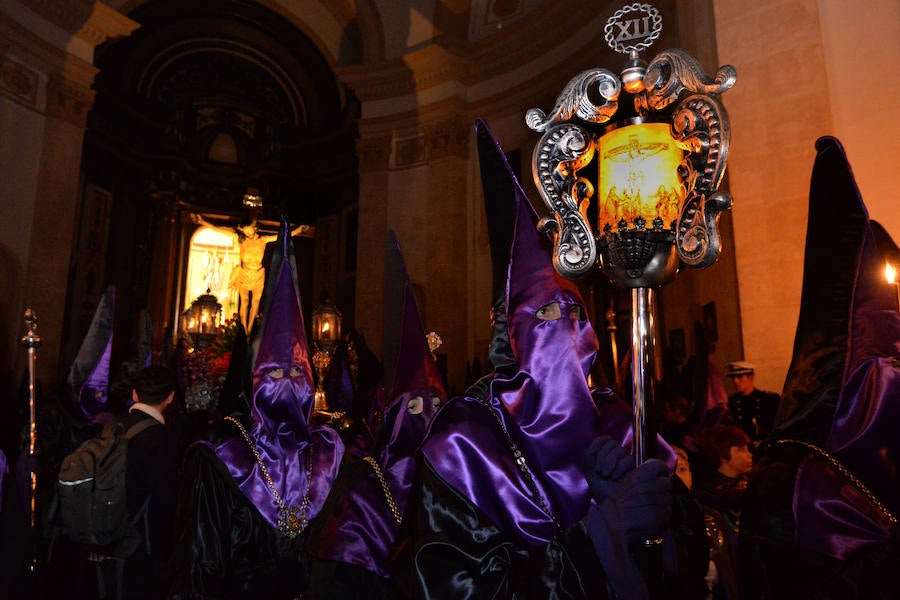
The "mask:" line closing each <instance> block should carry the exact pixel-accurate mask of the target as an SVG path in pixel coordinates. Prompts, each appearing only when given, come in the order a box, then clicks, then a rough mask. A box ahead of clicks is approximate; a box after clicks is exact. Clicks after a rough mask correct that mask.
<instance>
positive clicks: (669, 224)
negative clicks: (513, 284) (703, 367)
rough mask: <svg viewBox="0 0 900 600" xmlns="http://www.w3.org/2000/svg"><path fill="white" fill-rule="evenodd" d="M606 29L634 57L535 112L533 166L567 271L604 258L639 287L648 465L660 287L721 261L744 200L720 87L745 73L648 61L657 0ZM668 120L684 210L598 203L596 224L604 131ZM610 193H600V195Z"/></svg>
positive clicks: (584, 79)
mask: <svg viewBox="0 0 900 600" xmlns="http://www.w3.org/2000/svg"><path fill="white" fill-rule="evenodd" d="M604 31H605V37H606V41H607V43H608V44H609V45H610V47H611V48H613V50H615V51H617V52H620V53H624V54H627V55H628V58H627V60H626V63H625V67H624V69H623V70H622V72H621V75H616V74H614V73H612V72H611V71H608V70H606V69H602V68H596V69H589V70H586V71H583V72H582V73H580V74H578V75H576V76H575V77H574V78H572V79H571V81H569V83H568V84H567V85H566V87H565V88H564V89H563V91H562V92H561V93H560V95H559V97H558V99H557V101H556V105H555V107H554V108H553V110H552V111H551V112H550V114H546V113H545V112H544V111H542V110H541V109H539V108H532V109H531V110H529V111H528V112H527V113H526V115H525V121H526V124H527V125H528V127H530V128H531V129H533V130H534V131H537V132H540V133H543V137H542V138H541V139H540V141H539V142H538V144H537V145H536V146H535V150H534V156H533V163H532V168H533V172H534V181H535V184H536V186H537V188H538V190H539V192H540V194H541V197H542V198H543V201H544V203H545V205H546V207H547V208H548V209H549V210H550V212H551V213H552V216H550V217H547V218H544V219H542V221H541V223H540V224H539V227H541V228H542V229H543V230H544V231H546V232H548V233H550V234H551V235H552V237H553V240H554V245H553V264H554V267H555V268H556V270H557V272H558V273H559V274H560V275H562V276H564V277H567V278H570V279H575V278H580V277H583V276H585V275H587V274H588V273H589V272H591V270H592V269H593V268H594V266H595V265H596V264H598V263H599V266H600V268H601V269H602V271H603V272H604V273H605V274H606V275H607V276H608V277H609V278H610V279H611V280H612V281H613V282H615V283H616V284H618V285H619V286H621V287H623V288H625V289H631V290H632V386H633V407H634V411H635V427H634V435H635V445H634V452H635V457H636V459H637V460H638V462H642V461H643V459H644V452H645V449H644V436H643V432H644V429H645V410H644V403H645V396H646V395H647V393H648V391H649V385H648V383H649V382H648V378H647V373H648V372H649V370H650V365H651V364H652V363H651V356H652V354H651V351H652V336H651V332H652V320H651V315H652V303H653V293H652V292H653V289H654V288H660V287H662V286H663V285H665V284H667V283H669V282H670V281H672V280H673V279H674V278H675V276H676V274H677V272H678V270H679V269H680V267H681V266H682V265H686V266H688V267H691V268H695V269H703V268H706V267H708V266H710V265H711V264H713V263H714V262H715V261H716V259H717V258H718V255H719V248H720V244H719V234H718V231H717V228H716V226H717V221H718V217H719V215H720V214H721V213H722V212H723V211H724V210H727V209H729V208H730V207H731V204H732V200H731V196H730V195H729V194H728V193H726V192H722V191H718V187H719V183H720V182H721V179H722V176H723V175H724V172H725V165H726V161H727V158H728V145H729V137H730V128H729V123H728V115H727V113H726V111H725V108H724V106H723V105H722V103H721V101H720V100H719V94H721V93H722V92H724V91H725V90H728V89H729V88H731V87H732V86H733V85H734V83H735V80H736V78H737V72H736V70H735V69H734V67H732V66H730V65H726V66H723V67H720V68H719V69H718V71H717V72H716V75H715V77H709V76H708V75H707V74H706V73H705V72H704V71H703V69H702V68H701V67H700V65H699V63H698V61H697V60H696V59H695V58H694V57H692V56H691V55H690V54H688V53H687V52H685V51H684V50H681V49H677V48H676V49H669V50H665V51H663V52H661V53H659V54H658V55H657V56H656V57H654V58H653V59H652V60H651V61H650V63H649V64H647V63H645V62H644V61H643V60H641V58H640V57H639V55H638V53H639V52H640V51H641V50H645V49H647V48H648V47H650V45H651V44H652V43H653V42H654V41H655V40H656V39H658V38H659V35H660V32H661V31H662V17H660V15H659V12H658V11H657V10H656V9H655V8H654V7H652V6H651V5H649V4H642V3H633V4H629V5H627V6H625V7H623V8H622V9H620V10H618V11H616V13H615V14H614V15H613V16H612V17H611V18H610V19H609V20H608V21H607V24H606V27H605V28H604ZM623 91H624V92H625V94H627V95H629V96H630V97H631V98H632V103H633V108H634V115H628V116H627V117H620V118H619V119H618V120H615V118H616V115H617V113H619V112H620V111H619V103H620V96H621V95H623ZM622 112H623V113H624V112H626V111H622ZM659 122H663V123H668V134H669V136H670V137H671V143H673V144H674V146H675V147H677V149H678V150H679V151H680V152H681V153H682V158H681V160H680V164H678V165H677V178H678V181H680V184H679V187H682V189H681V193H683V200H682V201H681V203H680V208H679V209H678V210H676V211H675V212H674V215H675V218H670V219H668V220H667V219H666V218H664V216H663V215H661V214H655V215H653V214H647V212H646V210H644V211H643V212H641V211H637V212H634V211H631V210H629V211H626V212H629V213H630V215H631V218H628V219H627V218H624V217H621V218H616V216H615V215H613V214H612V213H611V214H608V215H604V214H603V211H604V209H603V206H598V210H597V212H598V226H597V227H594V226H592V224H591V223H590V222H589V219H588V208H589V206H590V202H591V199H592V197H593V196H594V191H595V186H594V184H593V183H592V182H591V180H590V179H588V178H587V177H584V176H583V175H581V174H580V171H582V169H584V168H585V167H586V166H587V165H588V164H589V163H591V162H592V161H593V159H594V157H595V155H597V156H598V160H597V163H598V164H599V163H602V161H603V160H604V158H605V157H604V156H600V153H599V151H598V150H599V148H600V147H601V140H602V139H603V138H604V136H606V135H607V134H609V133H610V132H612V131H613V130H614V129H616V128H622V127H627V126H630V125H644V124H650V123H659ZM635 131H639V130H637V129H636V130H635ZM640 135H642V134H635V135H634V136H632V141H631V144H632V146H633V147H632V148H631V149H632V150H634V152H631V154H637V155H639V154H641V151H642V149H644V148H651V147H653V144H652V143H650V142H647V143H646V144H643V145H642V142H641V141H640V139H639V136H640ZM623 147H624V146H619V148H623ZM645 154H647V155H648V154H650V152H647V153H645ZM642 158H643V157H642ZM600 179H601V178H598V187H600V188H601V189H602V186H600V185H599V184H601V183H603V182H602V181H601V180H600ZM613 189H615V188H613ZM660 189H662V188H660ZM613 195H615V194H613ZM638 198H640V194H638ZM645 199H646V196H645ZM605 200H606V199H605V198H599V199H598V204H602V203H603V202H604V201H605ZM633 200H634V198H633V197H631V198H629V201H633ZM651 211H652V209H651ZM621 212H622V211H619V212H618V214H621ZM672 214H673V213H672V211H671V210H670V211H669V215H672ZM604 221H605V222H604ZM601 223H602V224H601Z"/></svg>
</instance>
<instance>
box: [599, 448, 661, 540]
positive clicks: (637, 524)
mask: <svg viewBox="0 0 900 600" xmlns="http://www.w3.org/2000/svg"><path fill="white" fill-rule="evenodd" d="M607 483H609V482H607ZM605 491H606V493H607V495H606V498H605V499H604V500H603V502H601V503H599V504H598V505H597V506H596V508H595V509H592V511H591V512H590V513H588V523H587V525H588V530H589V531H590V530H591V529H594V528H597V527H600V526H601V524H600V523H599V522H598V521H600V520H602V521H605V525H606V527H608V528H609V530H610V533H613V534H617V535H621V536H624V537H625V539H627V540H628V541H629V542H639V541H641V540H646V539H650V538H654V537H656V536H657V535H659V533H660V532H661V531H662V530H663V529H665V527H666V526H667V525H668V523H669V521H670V520H671V519H672V481H671V479H670V475H669V469H668V467H666V464H665V463H664V462H662V461H661V460H658V459H655V458H654V459H650V460H648V461H647V462H645V463H644V464H642V465H640V466H638V467H637V468H636V469H634V470H633V471H631V472H630V473H628V474H626V475H625V476H623V477H622V478H621V479H620V480H619V481H616V482H612V483H611V484H609V487H608V488H606V489H605ZM592 537H593V535H592Z"/></svg>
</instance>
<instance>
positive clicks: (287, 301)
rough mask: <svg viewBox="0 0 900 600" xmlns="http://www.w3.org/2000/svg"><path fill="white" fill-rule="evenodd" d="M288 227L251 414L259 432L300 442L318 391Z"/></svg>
mask: <svg viewBox="0 0 900 600" xmlns="http://www.w3.org/2000/svg"><path fill="white" fill-rule="evenodd" d="M289 227H290V226H289V225H288V224H287V221H286V219H282V227H281V231H280V232H279V238H278V242H277V244H278V249H279V251H280V252H279V253H278V255H277V258H276V257H273V259H272V263H273V264H272V269H273V270H274V269H277V275H276V277H275V284H274V289H273V291H272V293H271V295H270V296H269V297H268V305H267V311H266V313H265V314H264V315H263V326H262V328H261V334H260V338H259V347H258V349H257V353H256V360H255V363H254V365H253V390H254V392H253V408H252V413H253V420H254V422H255V423H256V424H257V425H258V426H260V427H262V428H264V429H266V430H267V431H268V432H270V433H273V434H274V433H276V432H277V435H278V436H280V437H281V436H286V437H292V438H293V441H298V442H299V441H308V440H309V417H310V414H311V412H312V405H313V394H314V392H315V388H314V386H313V377H312V370H311V368H310V363H309V351H308V345H307V341H306V329H305V325H304V323H303V312H302V309H301V307H300V295H299V292H298V291H297V278H296V275H295V272H294V266H293V262H294V261H293V243H292V242H291V237H290V229H289ZM276 263H277V264H276ZM279 374H280V375H281V376H280V377H279V376H278V375H279Z"/></svg>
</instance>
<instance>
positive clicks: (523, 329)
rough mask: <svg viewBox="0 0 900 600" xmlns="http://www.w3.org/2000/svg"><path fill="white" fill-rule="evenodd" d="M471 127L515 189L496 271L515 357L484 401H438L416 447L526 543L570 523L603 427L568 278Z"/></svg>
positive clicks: (586, 325)
mask: <svg viewBox="0 0 900 600" xmlns="http://www.w3.org/2000/svg"><path fill="white" fill-rule="evenodd" d="M475 128H476V135H477V136H478V137H479V140H480V143H479V147H480V149H485V148H489V145H488V141H490V142H492V143H493V145H494V146H495V149H494V150H492V151H491V152H490V154H488V155H487V156H489V157H491V160H493V159H496V163H495V164H497V165H500V167H501V168H500V171H499V173H492V174H491V177H502V178H504V179H505V181H506V184H505V186H497V187H496V189H498V190H501V191H500V192H499V194H500V201H501V202H506V200H507V199H506V197H505V196H504V194H505V192H503V191H502V190H503V189H506V188H507V187H508V188H509V189H512V190H513V191H514V201H515V202H514V206H515V211H514V213H508V214H507V215H506V219H507V221H508V223H511V224H512V226H511V227H510V229H512V231H513V237H512V239H511V242H510V245H509V247H510V255H509V258H508V259H507V264H508V269H507V270H506V278H505V279H506V280H505V299H506V316H507V322H508V326H509V341H510V343H511V345H510V348H511V350H512V352H513V358H514V361H513V363H512V364H511V365H510V368H507V369H503V370H502V372H498V373H497V375H496V376H495V377H494V379H493V380H492V382H491V384H490V387H489V390H488V394H487V400H486V401H485V402H487V403H488V404H489V405H490V410H487V409H486V408H485V406H484V405H483V404H482V402H481V401H479V400H478V399H475V398H461V399H456V400H454V401H451V402H450V403H448V405H447V406H446V407H445V408H444V409H443V410H441V412H440V413H439V414H438V415H437V417H436V418H435V420H434V422H433V423H432V426H431V431H430V433H429V437H428V440H427V442H426V443H425V445H424V446H423V453H424V454H425V457H426V459H427V460H428V462H429V463H430V464H431V466H432V467H433V468H434V470H435V472H436V473H437V474H438V475H439V476H440V477H441V478H443V479H444V480H445V481H447V483H448V484H450V486H452V487H453V488H455V489H456V490H457V491H458V492H459V493H460V494H461V495H463V496H465V497H466V498H469V499H470V500H471V501H472V502H473V503H474V504H475V505H476V506H478V507H479V508H480V509H481V510H482V511H484V513H485V514H486V515H487V516H488V517H489V518H490V519H491V520H492V521H493V522H494V523H496V524H497V526H498V527H500V528H501V529H502V530H504V531H505V532H507V533H508V534H509V535H510V536H512V537H513V538H514V539H516V540H517V541H518V542H520V543H523V544H525V545H527V546H534V545H544V544H546V543H547V542H548V541H549V540H552V539H554V537H556V535H557V534H558V533H559V528H558V527H557V525H556V524H555V523H554V519H555V520H556V521H558V523H559V525H560V526H561V527H562V528H563V529H565V528H568V527H571V526H572V525H574V524H575V523H576V522H577V521H578V520H580V519H581V518H582V517H584V515H585V514H586V513H587V510H588V508H589V506H590V503H591V497H590V492H589V490H588V486H587V483H586V481H585V478H584V474H583V473H582V472H581V469H580V458H581V456H582V454H583V453H584V451H585V449H586V448H587V447H588V445H589V444H590V442H591V441H592V440H593V439H594V438H595V437H597V436H598V435H600V434H601V433H602V432H603V431H602V427H601V419H600V416H599V414H598V412H597V408H596V405H595V403H594V401H593V399H592V397H591V391H590V389H589V388H588V384H587V374H588V371H589V368H590V366H591V363H592V361H593V359H594V356H595V354H596V351H597V338H596V336H595V334H594V331H593V328H592V327H591V324H590V322H589V321H588V320H587V318H586V313H585V311H584V303H583V301H582V298H581V295H580V294H579V292H578V290H577V288H576V286H575V284H574V283H572V282H571V281H568V280H565V279H563V278H562V277H560V276H559V275H557V273H556V271H555V270H554V268H553V264H552V252H551V242H550V240H549V239H548V238H547V236H546V235H545V234H543V233H541V232H539V231H538V230H537V223H538V219H537V214H536V213H535V211H534V209H533V208H532V207H531V204H530V202H529V201H528V198H527V197H526V195H525V193H524V191H523V190H522V188H521V186H520V185H519V183H518V181H517V180H516V178H515V175H514V174H513V172H512V169H511V168H510V167H509V164H508V162H507V161H506V157H505V154H504V153H503V151H502V149H501V148H500V147H499V144H498V143H497V140H496V139H495V138H494V136H493V134H492V133H491V132H490V130H489V129H488V127H487V125H486V124H485V123H484V122H483V121H477V122H476V124H475ZM487 189H488V188H486V191H487ZM493 200H494V198H485V202H486V203H490V202H492V201H493ZM498 217H499V214H498ZM498 418H499V421H500V423H498ZM463 423H464V425H462V424H463ZM501 424H502V426H501ZM504 431H505V432H506V433H508V437H507V435H506V433H504ZM620 433H621V434H622V437H623V438H624V435H625V433H624V432H620ZM512 444H514V445H515V446H516V448H517V449H518V450H520V451H521V452H522V454H524V456H525V459H526V461H527V465H528V467H529V470H530V472H531V473H532V474H533V476H534V484H535V486H536V487H537V491H538V492H539V493H540V496H541V498H543V499H544V500H545V501H546V504H547V505H548V508H549V513H550V514H548V512H547V511H545V510H544V508H543V507H542V506H540V503H539V502H537V501H536V500H535V497H534V494H533V492H532V489H531V487H532V486H531V484H530V483H529V482H528V481H527V480H526V479H525V478H524V477H523V475H522V471H521V470H520V469H519V467H518V466H517V465H516V463H515V461H514V449H513V448H512Z"/></svg>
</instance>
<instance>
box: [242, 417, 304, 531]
mask: <svg viewBox="0 0 900 600" xmlns="http://www.w3.org/2000/svg"><path fill="white" fill-rule="evenodd" d="M225 420H226V421H231V422H232V423H234V424H235V425H237V428H238V429H239V430H240V431H241V435H242V436H244V441H245V442H247V446H249V447H250V451H251V452H253V456H254V457H255V458H256V463H257V464H258V465H259V468H260V470H261V471H262V473H263V477H265V478H266V483H267V484H268V485H269V490H270V491H271V492H272V496H273V497H274V498H275V503H276V504H278V531H280V532H281V533H282V535H284V536H286V537H289V538H291V539H293V538H295V537H297V535H299V534H300V532H302V531H303V530H304V529H306V526H307V525H309V517H308V516H307V514H308V511H309V493H310V491H311V490H312V444H310V445H309V451H308V452H307V456H306V493H304V494H303V501H302V502H301V503H300V508H297V507H296V506H286V505H285V504H284V500H282V499H281V494H279V493H278V490H277V489H275V482H273V481H272V476H271V475H270V474H269V469H268V468H267V467H266V464H265V463H264V462H263V459H262V456H261V455H260V454H259V450H258V449H257V447H256V444H254V443H253V440H252V439H250V436H249V435H248V434H247V430H246V429H244V426H243V425H242V424H241V423H240V421H238V420H237V419H235V418H234V417H225Z"/></svg>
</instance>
